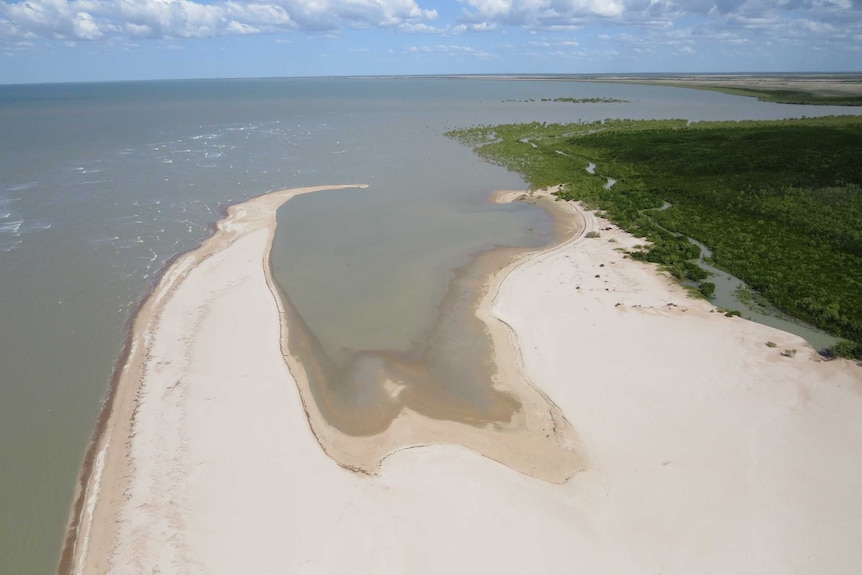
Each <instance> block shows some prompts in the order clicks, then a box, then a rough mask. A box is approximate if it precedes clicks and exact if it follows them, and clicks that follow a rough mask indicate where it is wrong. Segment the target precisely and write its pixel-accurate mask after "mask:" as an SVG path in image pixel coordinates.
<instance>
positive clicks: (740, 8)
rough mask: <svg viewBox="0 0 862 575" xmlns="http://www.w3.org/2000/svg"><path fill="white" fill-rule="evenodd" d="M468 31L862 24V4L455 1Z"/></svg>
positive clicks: (833, 0)
mask: <svg viewBox="0 0 862 575" xmlns="http://www.w3.org/2000/svg"><path fill="white" fill-rule="evenodd" d="M458 1H459V2H460V3H461V4H462V6H463V17H462V20H463V22H464V23H466V24H469V25H471V26H472V27H474V28H476V27H482V26H485V27H495V26H500V25H504V26H520V27H524V28H527V29H565V28H579V27H582V26H584V25H586V24H595V23H603V24H608V25H613V24H625V25H629V26H631V25H634V26H640V27H644V28H648V27H654V28H669V27H671V25H672V24H673V23H674V22H678V21H680V20H683V19H686V18H703V19H705V20H707V21H711V22H715V23H721V22H723V23H725V24H731V23H732V22H734V21H739V20H740V19H746V20H754V19H762V20H764V21H767V22H770V23H773V24H777V25H781V22H780V21H781V20H796V19H803V20H808V21H811V22H824V23H837V22H844V23H848V24H851V25H854V26H858V25H862V9H860V8H862V0H458Z"/></svg>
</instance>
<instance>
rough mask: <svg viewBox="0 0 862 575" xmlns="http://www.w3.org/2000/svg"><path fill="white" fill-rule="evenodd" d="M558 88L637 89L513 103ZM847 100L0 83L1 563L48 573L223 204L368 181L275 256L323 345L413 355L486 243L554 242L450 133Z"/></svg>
mask: <svg viewBox="0 0 862 575" xmlns="http://www.w3.org/2000/svg"><path fill="white" fill-rule="evenodd" d="M556 97H583V98H589V97H605V98H622V99H628V100H631V103H630V104H567V103H552V102H548V103H542V102H532V103H530V102H523V101H521V102H517V101H516V102H504V100H528V99H531V98H532V99H536V100H539V99H541V98H556ZM853 111H854V110H848V109H835V108H814V107H804V108H800V107H793V106H779V105H775V104H764V103H759V102H756V101H753V100H751V99H745V98H739V97H733V96H727V95H723V94H717V93H710V92H699V91H689V90H679V89H674V88H665V87H648V86H625V85H610V84H595V83H567V82H553V81H494V80H449V79H436V78H429V79H375V78H366V79H340V78H328V79H327V78H323V79H266V80H206V81H203V80H202V81H171V82H140V83H115V84H75V85H39V86H0V301H2V305H0V462H2V464H0V558H2V565H3V569H2V571H3V572H9V573H48V572H51V571H52V570H53V569H54V566H55V564H56V561H57V557H58V553H59V548H60V545H61V541H62V536H63V529H64V526H65V522H66V518H67V513H68V508H69V505H70V503H71V500H72V497H73V489H74V485H75V480H76V476H77V472H78V467H79V465H80V461H81V457H82V455H83V453H84V450H85V448H86V444H87V441H88V439H89V437H90V434H91V431H92V428H93V425H94V422H95V419H96V416H97V414H98V411H99V407H100V403H101V401H102V399H103V396H104V393H105V390H106V389H107V386H108V382H109V380H110V377H111V373H112V370H113V366H114V362H115V360H116V358H117V356H118V354H119V353H120V350H121V348H122V345H123V341H124V338H125V335H126V326H127V323H128V322H129V320H130V318H131V314H132V312H133V310H134V307H135V305H136V303H137V302H139V301H140V300H141V298H143V297H144V296H145V295H146V293H147V292H148V291H149V290H150V289H151V288H152V286H153V283H154V282H155V281H156V278H157V274H158V272H159V270H161V269H162V268H163V266H164V265H165V262H166V261H168V259H169V258H171V257H172V256H175V255H176V254H178V253H181V252H184V251H187V250H189V249H191V248H193V247H195V246H196V245H197V244H198V243H199V242H200V241H201V240H202V239H203V238H204V237H206V235H207V234H208V228H209V227H210V226H212V225H213V223H214V222H215V221H216V220H217V219H218V217H219V214H220V213H221V209H222V208H223V207H224V206H226V205H228V204H230V203H234V202H237V201H240V200H243V199H247V198H249V197H252V196H255V195H258V194H261V193H264V192H266V191H270V190H275V189H281V188H285V187H295V186H303V185H318V184H336V183H366V184H369V185H370V187H369V188H368V189H367V190H361V191H357V190H350V191H344V192H332V193H329V192H326V193H321V194H316V195H311V196H306V197H302V198H299V199H297V200H296V201H294V202H290V203H289V204H287V205H286V206H285V209H284V210H282V212H281V213H280V215H279V218H280V221H281V222H282V224H283V227H282V229H281V230H280V231H279V236H278V242H277V245H276V248H275V254H274V259H275V261H276V264H277V268H278V270H277V271H281V272H282V273H283V272H285V271H289V272H290V273H289V274H288V275H289V276H290V277H291V278H293V280H289V279H286V278H284V277H283V281H284V283H285V284H286V287H287V288H288V290H289V291H290V293H291V297H292V298H293V299H294V301H295V303H296V305H297V307H298V308H299V310H300V312H301V313H302V314H303V316H304V317H305V318H306V319H307V321H308V323H309V325H310V326H311V328H312V330H313V331H314V332H315V333H316V334H317V335H318V337H319V338H320V339H321V341H322V342H323V343H324V345H325V346H327V348H328V349H330V350H333V352H334V353H336V354H337V353H338V350H340V349H358V348H359V349H406V348H408V347H409V345H410V342H411V341H412V340H413V339H414V338H416V337H417V334H419V335H421V334H422V333H424V332H425V331H427V327H428V325H429V323H430V322H431V321H433V318H434V317H435V310H436V309H437V306H438V305H439V301H440V298H441V297H442V294H443V293H444V291H445V288H446V285H447V283H448V281H449V279H450V278H451V277H452V274H453V270H454V269H455V268H456V267H458V266H460V265H462V264H463V263H465V262H466V261H468V260H469V258H470V256H471V255H472V254H475V253H477V252H479V251H482V250H486V249H489V248H491V247H494V246H496V245H520V246H528V245H538V244H540V243H542V242H544V241H546V240H547V238H548V237H549V229H550V222H549V220H548V218H547V216H546V215H545V214H544V213H542V212H540V211H538V210H535V209H532V208H529V207H526V206H509V207H501V206H492V205H489V204H487V203H486V201H485V199H486V197H487V195H488V193H489V192H490V191H491V190H493V189H495V188H508V187H519V186H521V185H522V183H521V181H520V179H519V178H518V177H517V176H516V175H514V174H511V173H508V172H506V171H504V170H502V169H500V168H497V167H494V166H490V165H487V164H485V163H483V162H481V161H480V160H479V159H478V158H476V157H474V156H473V155H472V154H471V152H470V151H469V150H467V149H465V148H461V147H460V146H458V145H457V144H455V143H453V142H450V141H449V140H447V139H446V138H445V137H444V136H442V133H443V132H444V131H445V130H447V129H449V128H454V127H461V126H467V125H472V124H483V123H500V122H517V121H533V120H539V121H548V122H553V121H556V122H566V121H577V120H594V119H601V118H606V117H627V118H668V117H683V118H688V119H692V120H696V119H743V118H780V117H789V116H800V115H803V114H804V115H809V116H811V115H816V114H827V113H850V112H853ZM283 276H284V273H283ZM288 284H289V285H288ZM333 302H335V303H333ZM381 320H384V321H381Z"/></svg>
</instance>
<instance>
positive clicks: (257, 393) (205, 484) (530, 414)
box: [61, 186, 862, 574]
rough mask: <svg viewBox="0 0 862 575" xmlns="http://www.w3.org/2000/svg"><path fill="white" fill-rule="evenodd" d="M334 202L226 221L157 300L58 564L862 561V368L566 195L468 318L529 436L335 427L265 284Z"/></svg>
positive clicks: (133, 568) (163, 567) (264, 199)
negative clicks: (558, 240) (368, 434)
mask: <svg viewBox="0 0 862 575" xmlns="http://www.w3.org/2000/svg"><path fill="white" fill-rule="evenodd" d="M338 187H345V188H346V187H351V186H338ZM353 187H357V186H353ZM322 189H332V188H327V187H321V188H305V189H300V190H286V191H284V192H276V193H273V194H269V195H267V196H261V197H260V198H257V199H255V200H252V201H250V202H246V203H244V204H241V205H240V206H235V207H233V208H231V209H230V210H229V215H228V217H227V218H226V219H225V220H222V222H220V223H219V231H218V232H217V233H216V234H215V236H214V237H213V238H214V239H215V241H213V240H209V241H208V242H205V243H204V244H203V245H202V246H201V248H200V249H199V250H196V251H195V252H192V253H191V254H188V255H187V256H182V257H180V258H179V259H178V260H177V261H176V262H174V263H173V265H172V266H171V267H170V268H168V270H167V271H166V272H165V275H164V277H163V278H162V281H161V282H160V284H159V288H158V289H157V290H156V291H155V292H154V293H153V294H152V295H151V297H150V298H149V299H148V300H147V301H146V302H145V303H144V304H143V306H142V308H141V310H140V312H139V313H138V316H137V319H136V321H135V324H134V326H133V329H132V332H133V337H132V338H131V340H130V341H131V344H130V349H129V350H127V351H128V353H127V358H126V361H125V362H124V363H123V367H122V369H121V370H120V373H119V379H120V381H119V383H118V384H117V385H116V386H115V389H114V393H113V399H112V402H111V404H110V405H111V408H110V409H109V410H108V411H109V412H108V413H107V414H106V416H105V418H104V422H103V425H101V426H100V428H101V429H102V432H101V433H100V434H99V436H98V437H97V439H96V442H95V444H94V445H95V447H94V449H93V451H92V453H93V456H92V458H91V461H90V466H89V470H88V472H87V474H86V476H85V481H84V488H83V490H82V493H81V496H80V497H79V505H78V506H77V510H78V513H77V514H76V518H75V519H74V520H73V529H72V532H73V536H72V537H70V541H71V543H70V544H68V545H67V549H66V552H65V553H64V564H63V565H61V570H63V571H64V572H70V573H86V574H89V573H150V572H162V573H207V574H210V573H375V574H379V573H393V574H396V573H398V574H401V573H441V572H454V573H477V572H482V573H484V572H493V573H502V574H508V573H513V574H514V573H525V572H531V573H532V572H540V573H573V572H588V573H659V572H661V573H680V574H683V573H684V574H690V573H722V574H723V573H758V574H760V573H782V574H783V573H816V572H824V573H825V572H828V573H848V574H849V573H857V572H859V571H860V570H862V546H860V545H859V544H858V542H859V537H860V531H859V529H860V524H859V518H860V517H862V458H859V457H858V454H859V453H862V368H860V367H859V366H857V365H855V364H853V363H851V362H848V361H844V360H836V361H830V362H826V361H822V360H821V359H820V358H819V356H817V354H816V352H815V351H814V350H813V349H812V348H810V347H809V346H808V345H807V344H806V343H805V342H804V341H803V340H802V339H800V338H798V337H796V336H793V335H791V334H787V333H784V332H780V331H778V330H775V329H772V328H769V327H765V326H762V325H759V324H755V323H752V322H748V321H746V320H743V319H740V318H727V317H724V315H723V314H720V313H717V312H716V310H715V309H714V308H713V307H712V306H711V305H710V304H709V303H708V302H706V301H702V300H693V299H691V298H689V297H688V295H687V294H686V293H685V291H684V290H683V289H682V288H681V287H679V286H677V285H675V284H674V283H673V282H672V281H671V280H670V279H669V278H668V277H666V276H664V275H663V274H661V273H660V272H659V271H658V270H657V269H656V268H655V266H653V265H649V264H644V263H640V262H635V261H632V260H630V259H628V258H626V257H625V255H624V254H623V253H622V252H621V251H619V248H622V249H626V248H631V247H632V246H634V245H635V244H636V243H638V242H639V241H640V240H638V239H636V238H634V237H632V236H631V235H629V234H627V233H625V232H623V231H621V230H620V229H618V228H617V227H616V226H614V225H612V224H611V223H609V222H607V221H606V220H604V219H602V218H600V217H598V216H596V215H595V214H593V213H591V212H589V211H586V210H584V209H583V208H581V207H580V206H578V205H577V204H573V203H566V204H565V209H566V210H568V211H569V212H570V213H571V218H572V221H573V222H575V223H573V230H576V231H574V232H573V234H572V236H571V237H570V239H569V240H567V241H565V242H563V243H562V244H560V245H558V246H555V247H553V248H550V249H547V250H542V251H540V252H535V253H531V254H528V255H526V256H524V257H522V258H519V259H518V261H516V262H513V263H512V264H511V265H510V266H507V267H506V268H504V269H502V270H499V272H498V273H497V274H495V275H494V277H492V278H490V280H489V283H488V289H487V292H486V295H485V297H484V298H483V300H482V302H480V305H479V306H478V308H477V314H479V315H480V317H482V318H483V319H484V320H485V321H486V323H487V325H488V327H489V332H490V335H491V337H492V340H493V342H494V350H495V354H497V355H498V357H497V358H496V361H497V362H498V364H499V365H504V366H508V367H501V368H500V370H499V373H498V380H497V382H496V383H497V384H499V385H500V386H502V387H505V388H507V389H511V390H514V391H513V393H518V394H520V395H519V397H520V398H521V401H522V404H523V405H524V409H523V410H522V412H523V413H522V416H521V421H518V422H513V423H512V424H511V425H510V426H508V427H507V426H501V427H500V428H493V426H491V427H492V428H487V429H485V428H483V429H478V428H477V429H476V431H464V428H465V427H469V426H464V425H463V424H457V425H456V424H453V423H452V422H445V421H444V422H440V423H439V424H435V423H434V422H433V421H428V420H427V418H417V417H415V416H413V415H411V414H409V413H406V414H402V416H399V417H398V418H397V419H396V420H395V421H394V422H393V424H392V425H391V426H390V429H389V430H388V433H389V435H386V437H389V438H393V437H394V438H397V441H395V440H392V441H393V443H387V441H388V440H387V441H383V440H382V438H381V437H378V438H376V440H375V439H374V438H366V439H365V440H363V442H361V443H356V442H355V441H353V440H352V439H351V438H342V437H338V436H337V435H334V433H335V432H333V431H332V430H331V429H329V428H328V427H327V426H326V425H325V423H323V422H321V421H319V420H318V416H319V414H317V413H316V411H315V408H314V406H313V404H312V403H309V402H308V401H307V398H308V394H307V393H304V392H303V389H302V386H303V381H302V379H303V377H302V366H301V365H297V362H296V360H295V359H294V358H291V357H290V356H289V354H285V346H284V345H283V344H284V338H288V337H289V331H288V330H287V329H286V326H285V324H284V321H283V309H281V308H280V307H279V306H280V305H282V304H281V303H280V301H279V298H278V296H277V293H276V290H274V287H273V286H272V283H271V282H272V280H271V278H270V277H269V274H268V273H267V265H268V264H267V262H268V253H269V246H270V244H271V241H272V230H273V227H274V218H275V207H277V205H280V204H281V203H283V201H286V199H289V197H292V195H295V194H296V193H306V192H308V191H315V190H322ZM536 195H538V196H544V197H545V200H547V201H552V200H551V199H550V198H549V197H548V192H541V193H538V194H527V193H524V192H517V193H510V194H499V195H498V200H506V199H508V200H510V201H511V200H519V199H530V198H532V197H535V196H536ZM589 231H597V232H599V237H595V238H587V237H586V235H585V232H589ZM288 327H289V326H288ZM767 343H770V344H772V345H767ZM785 350H796V351H795V353H793V354H792V357H787V356H785V355H782V352H783V351H785ZM500 354H502V355H500ZM128 382H131V383H128ZM435 425H439V426H440V427H439V429H437V431H436V433H437V435H434V434H433V433H431V434H430V435H429V426H430V428H432V431H433V429H436V428H434V426H435ZM420 431H421V433H420ZM542 433H545V434H547V437H546V438H545V439H544V441H539V439H538V435H540V434H542ZM411 437H416V438H420V437H424V438H428V437H430V438H432V439H431V440H425V441H424V442H415V443H411V441H410V438H411ZM404 438H407V440H406V441H405V439H404ZM447 438H449V439H451V441H449V440H447ZM465 446H466V447H465ZM536 446H540V447H541V446H543V447H541V448H542V449H545V450H546V451H544V452H543V451H541V449H540V450H539V451H538V452H533V451H531V450H533V449H535V447H536ZM351 457H352V458H353V459H351ZM559 459H563V460H565V461H564V462H563V464H560V462H559ZM519 461H520V463H518V462H519Z"/></svg>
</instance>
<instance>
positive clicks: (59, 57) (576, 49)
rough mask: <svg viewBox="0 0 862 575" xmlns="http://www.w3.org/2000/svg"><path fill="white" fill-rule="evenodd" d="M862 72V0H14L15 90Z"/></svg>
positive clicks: (1, 18) (9, 70)
mask: <svg viewBox="0 0 862 575" xmlns="http://www.w3.org/2000/svg"><path fill="white" fill-rule="evenodd" d="M828 71H835V72H838V71H847V72H859V71H862V0H26V1H24V0H0V83H3V84H10V83H35V82H81V81H111V80H150V79H172V78H238V77H275V76H352V75H410V74H526V73H532V74H552V73H553V74H596V73H661V72H667V73H688V72H691V73H698V72H702V73H707V72H828Z"/></svg>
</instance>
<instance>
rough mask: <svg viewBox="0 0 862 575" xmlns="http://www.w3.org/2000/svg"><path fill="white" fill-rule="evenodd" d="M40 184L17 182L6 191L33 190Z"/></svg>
mask: <svg viewBox="0 0 862 575" xmlns="http://www.w3.org/2000/svg"><path fill="white" fill-rule="evenodd" d="M38 185H39V182H27V183H26V184H16V185H14V186H9V187H8V188H6V189H5V190H4V191H6V192H23V191H24V190H31V189H33V188H35V187H36V186H38Z"/></svg>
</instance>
